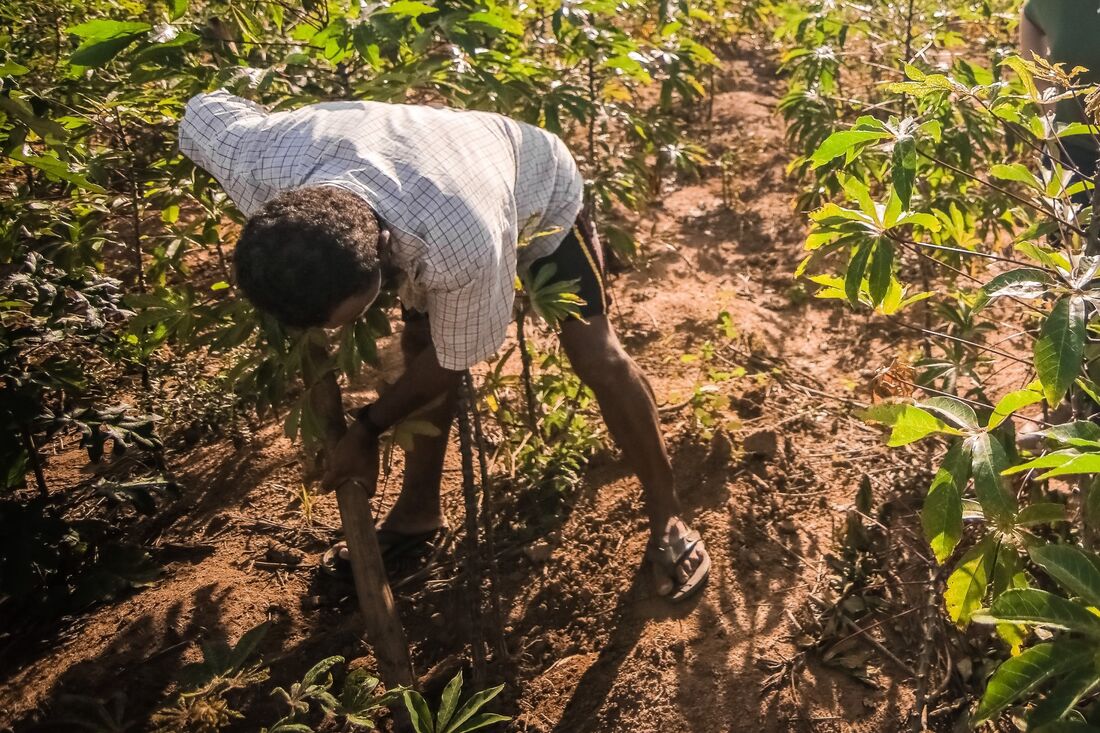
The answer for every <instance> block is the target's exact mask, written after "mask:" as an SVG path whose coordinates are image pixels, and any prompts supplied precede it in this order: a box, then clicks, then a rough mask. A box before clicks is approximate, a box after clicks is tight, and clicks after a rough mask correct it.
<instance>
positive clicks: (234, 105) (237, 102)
mask: <svg viewBox="0 0 1100 733" xmlns="http://www.w3.org/2000/svg"><path fill="white" fill-rule="evenodd" d="M266 119H267V112H266V110H264V108H263V107H261V106H260V105H258V104H256V103H254V102H250V101H248V100H247V99H241V98H240V97H237V96H234V95H232V94H230V93H229V92H227V91H225V90H219V91H216V92H212V93H209V94H199V95H196V96H195V97H192V98H191V100H190V101H188V102H187V107H186V108H185V109H184V115H183V119H182V120H180V125H179V148H180V152H181V153H183V154H184V155H186V156H187V157H188V158H190V159H191V160H192V161H194V162H195V163H196V164H197V165H199V166H200V167H202V168H203V169H204V170H206V171H207V172H208V173H210V175H212V176H214V178H216V179H218V182H219V183H220V184H221V185H222V188H224V189H225V191H226V193H228V194H229V197H230V198H232V199H233V201H234V203H236V204H237V207H238V208H240V209H241V211H243V212H244V213H245V214H246V215H251V214H252V213H253V212H254V211H255V210H256V209H257V208H259V206H260V205H262V204H263V202H264V201H265V200H266V199H267V198H268V197H269V196H270V193H271V192H270V191H266V190H261V189H263V188H264V187H263V186H260V185H257V184H256V182H254V181H250V168H251V163H250V162H249V161H248V160H246V158H247V153H248V152H249V151H247V150H246V147H245V146H246V144H247V143H248V142H249V133H250V132H251V131H253V130H254V129H255V128H256V127H257V126H258V125H260V124H262V123H263V122H264V121H265V120H266Z"/></svg>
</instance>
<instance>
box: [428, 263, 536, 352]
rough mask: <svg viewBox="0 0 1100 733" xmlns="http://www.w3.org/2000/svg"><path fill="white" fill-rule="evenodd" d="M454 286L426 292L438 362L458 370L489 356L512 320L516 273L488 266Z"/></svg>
mask: <svg viewBox="0 0 1100 733" xmlns="http://www.w3.org/2000/svg"><path fill="white" fill-rule="evenodd" d="M482 273H483V274H479V275H478V276H477V277H474V278H473V279H472V280H470V282H468V283H467V284H465V285H463V286H462V287H460V288H458V289H456V290H432V291H428V293H427V307H428V315H429V322H430V323H431V329H432V344H433V345H434V346H435V353H436V357H437V358H438V359H439V365H440V366H442V367H443V368H444V369H451V370H454V371H461V370H463V369H468V368H470V367H472V366H473V365H475V364H477V363H478V362H481V361H484V360H485V359H488V358H489V357H490V356H492V355H493V354H494V353H496V351H497V350H498V349H499V348H500V345H501V344H502V343H504V339H505V337H506V336H507V334H508V324H509V323H510V322H511V320H512V303H513V301H514V299H515V295H516V291H515V275H514V274H508V268H499V267H489V268H485V269H484V270H482Z"/></svg>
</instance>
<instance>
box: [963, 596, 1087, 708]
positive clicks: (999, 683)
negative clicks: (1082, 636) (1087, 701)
mask: <svg viewBox="0 0 1100 733" xmlns="http://www.w3.org/2000/svg"><path fill="white" fill-rule="evenodd" d="M1009 592H1020V591H1009ZM1082 657H1083V655H1082V654H1081V649H1080V647H1079V646H1078V645H1076V644H1074V643H1073V642H1071V641H1063V640H1059V641H1053V642H1048V643H1045V644H1036V645H1035V646H1033V647H1031V648H1030V649H1026V650H1024V651H1023V652H1022V653H1021V654H1020V655H1019V656H1017V657H1012V658H1011V659H1007V660H1005V661H1004V662H1003V663H1002V664H1001V666H999V667H997V671H995V672H994V673H993V676H992V677H990V678H989V683H988V684H987V685H986V687H985V693H984V694H983V695H982V700H981V702H980V703H979V704H978V709H977V710H976V711H975V712H974V718H973V720H971V724H972V725H973V726H974V727H977V726H978V725H980V724H981V723H984V722H986V721H989V720H992V719H993V718H994V717H996V716H997V715H999V714H1000V713H1001V712H1002V711H1003V710H1004V709H1005V708H1007V707H1008V706H1009V705H1011V704H1012V703H1013V702H1015V701H1016V700H1019V699H1020V698H1021V697H1023V696H1024V695H1026V694H1027V693H1028V692H1030V691H1032V690H1034V689H1035V688H1037V687H1039V686H1040V685H1042V684H1043V683H1044V682H1046V681H1047V680H1048V679H1050V678H1051V677H1053V676H1054V675H1056V674H1058V673H1059V672H1061V671H1062V670H1064V669H1065V668H1066V667H1067V666H1068V665H1069V664H1070V663H1072V662H1080V660H1081V658H1082Z"/></svg>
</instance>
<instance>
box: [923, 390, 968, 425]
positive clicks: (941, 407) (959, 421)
mask: <svg viewBox="0 0 1100 733" xmlns="http://www.w3.org/2000/svg"><path fill="white" fill-rule="evenodd" d="M917 407H921V408H923V409H925V410H928V411H929V412H932V413H935V414H937V415H939V416H940V417H944V418H947V420H949V421H950V422H952V423H954V424H955V426H956V427H959V428H963V429H965V430H977V429H978V415H977V414H976V413H975V412H974V408H973V407H971V406H970V405H968V404H966V403H965V402H963V401H962V400H957V399H955V398H953V397H946V396H941V397H929V398H928V399H926V400H921V401H920V402H918V403H917Z"/></svg>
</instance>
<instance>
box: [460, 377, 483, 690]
mask: <svg viewBox="0 0 1100 733" xmlns="http://www.w3.org/2000/svg"><path fill="white" fill-rule="evenodd" d="M470 381H471V380H470V373H469V371H467V372H466V374H465V375H464V376H463V378H462V382H461V384H460V386H459V390H458V447H459V453H460V454H461V455H462V499H463V504H464V506H465V510H466V517H465V525H466V537H465V538H464V540H463V546H464V550H465V555H466V558H465V560H466V562H465V565H466V568H467V569H468V571H469V572H468V573H467V576H466V592H467V604H468V605H469V609H470V619H469V620H470V626H469V631H470V634H469V639H470V649H471V651H472V654H473V658H474V659H473V661H474V681H475V683H476V684H481V683H483V682H484V681H485V679H486V676H487V675H486V662H485V643H484V641H483V639H484V637H483V632H484V624H483V623H482V613H481V611H482V604H481V579H482V575H483V571H482V566H481V548H480V542H479V532H478V501H477V498H478V497H477V483H476V482H475V480H474V453H473V446H474V439H473V430H472V429H471V424H470V412H471V410H473V409H474V406H473V404H472V403H473V399H472V396H471V394H470V389H469V386H468V385H469V382H470Z"/></svg>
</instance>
